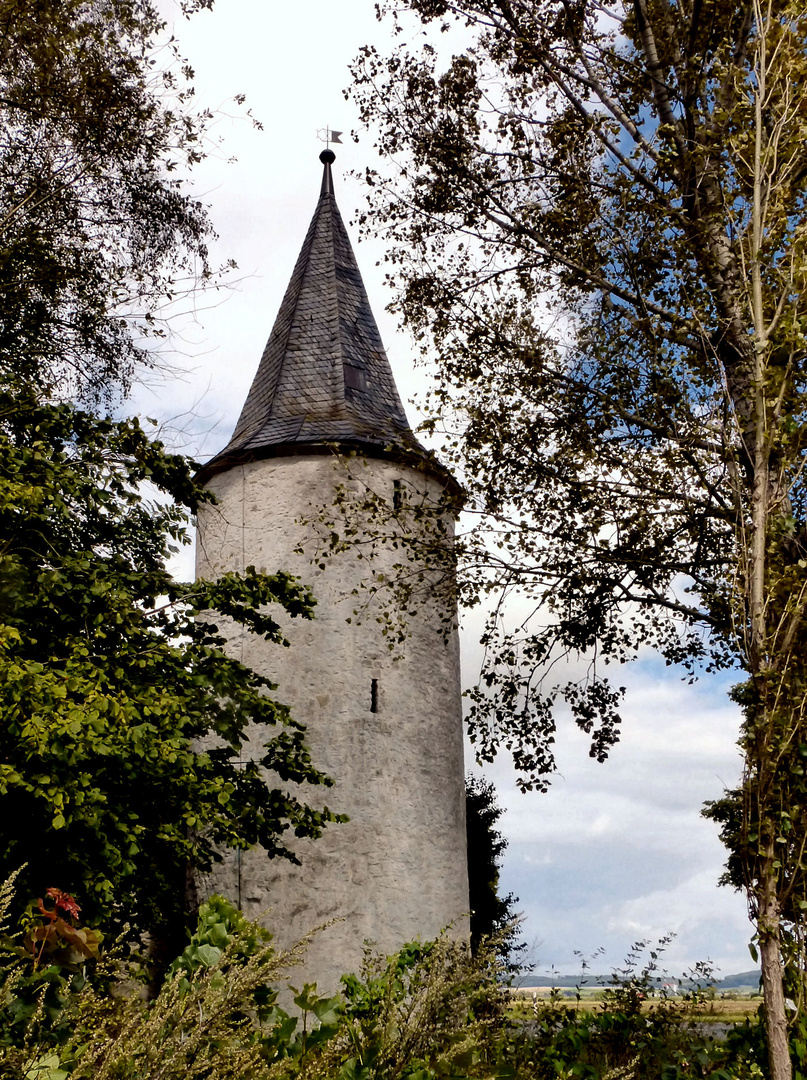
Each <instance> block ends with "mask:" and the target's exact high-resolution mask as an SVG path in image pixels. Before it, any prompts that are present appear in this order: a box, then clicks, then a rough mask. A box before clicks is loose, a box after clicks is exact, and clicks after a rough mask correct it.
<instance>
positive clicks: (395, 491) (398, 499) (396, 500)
mask: <svg viewBox="0 0 807 1080" xmlns="http://www.w3.org/2000/svg"><path fill="white" fill-rule="evenodd" d="M402 506H403V487H402V485H401V481H400V480H393V481H392V508H393V510H400V509H401V507H402Z"/></svg>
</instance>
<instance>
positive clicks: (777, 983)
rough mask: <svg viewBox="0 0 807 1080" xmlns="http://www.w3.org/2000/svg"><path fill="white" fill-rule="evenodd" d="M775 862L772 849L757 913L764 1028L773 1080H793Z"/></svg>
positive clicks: (771, 846)
mask: <svg viewBox="0 0 807 1080" xmlns="http://www.w3.org/2000/svg"><path fill="white" fill-rule="evenodd" d="M769 845H770V848H771V849H772V848H773V841H769ZM773 862H774V853H773V851H772V850H769V851H768V853H767V855H766V858H765V860H764V862H763V864H762V869H761V880H760V883H759V914H758V916H757V927H758V930H759V952H760V959H761V963H762V988H763V994H764V1001H765V1031H766V1033H767V1036H768V1062H769V1065H770V1070H771V1080H792V1077H793V1067H792V1064H791V1061H790V1049H789V1046H788V1037H787V1014H786V1012H785V992H784V984H783V979H782V947H781V936H780V918H779V903H778V900H777V897H776V884H777V873H776V869H775V867H774V865H773Z"/></svg>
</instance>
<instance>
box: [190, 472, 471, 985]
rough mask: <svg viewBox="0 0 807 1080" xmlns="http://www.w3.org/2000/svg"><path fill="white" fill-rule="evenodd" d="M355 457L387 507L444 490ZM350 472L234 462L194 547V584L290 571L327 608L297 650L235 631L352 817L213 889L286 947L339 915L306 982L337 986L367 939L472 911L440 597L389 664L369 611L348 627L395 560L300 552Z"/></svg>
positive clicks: (385, 555) (456, 708)
mask: <svg viewBox="0 0 807 1080" xmlns="http://www.w3.org/2000/svg"><path fill="white" fill-rule="evenodd" d="M358 461H359V462H360V472H361V480H360V483H361V484H366V485H367V487H368V488H369V489H370V490H373V491H374V492H376V494H379V495H381V496H382V497H384V498H386V499H388V500H389V502H390V503H392V501H393V493H394V488H395V481H398V483H399V484H403V485H404V490H406V488H407V487H408V488H409V489H410V490H412V491H419V492H423V491H424V489H429V490H430V492H431V494H432V495H433V496H434V498H435V499H437V498H439V495H440V494H441V491H442V486H441V485H440V484H439V483H438V481H437V480H435V479H430V478H428V477H427V476H425V475H424V474H423V473H421V472H419V471H417V470H415V469H412V468H409V467H408V466H405V465H400V464H396V463H394V462H393V461H390V460H384V459H375V458H369V459H363V458H362V459H358ZM345 478H346V476H345V464H344V459H340V458H338V457H335V456H334V455H329V454H327V453H322V454H301V455H290V456H280V457H270V458H264V459H263V460H259V461H254V462H250V463H248V464H245V465H234V466H232V467H231V468H229V469H227V470H226V471H223V472H220V473H217V474H215V475H214V476H212V477H211V479H210V480H209V481H208V487H209V488H210V489H211V490H212V491H213V492H214V494H215V495H216V497H217V499H218V505H216V506H212V507H203V508H202V510H201V512H200V517H199V529H198V545H197V573H198V575H199V576H204V577H216V576H218V575H219V574H221V573H223V572H225V571H227V570H233V569H241V570H243V569H244V568H245V567H247V566H249V565H254V566H255V567H256V568H258V569H259V570H266V571H267V572H270V573H271V572H276V571H279V570H287V571H290V572H292V573H294V574H296V575H297V576H299V577H300V578H301V579H302V580H303V581H305V582H307V583H308V584H310V585H311V587H312V589H313V591H314V594H315V596H316V599H317V608H316V618H315V619H314V620H312V621H304V620H292V619H288V620H287V626H286V624H284V627H285V628H286V630H287V636H288V638H289V640H290V642H291V647H290V648H289V649H282V648H280V647H278V646H276V645H268V644H266V643H265V642H263V641H262V640H261V639H259V638H257V637H255V636H254V635H250V634H246V633H245V634H243V635H242V634H241V632H240V630H239V631H238V635H237V636H234V637H233V639H232V648H233V649H234V650H235V654H236V655H237V656H239V658H241V657H242V658H243V660H244V662H245V663H247V664H248V665H250V666H251V667H253V668H254V669H256V670H257V671H259V672H261V673H262V674H265V675H267V676H269V677H270V678H272V680H273V681H274V682H276V683H277V684H278V690H277V691H276V696H277V698H278V699H279V700H280V701H284V702H286V703H287V704H288V705H290V706H291V708H292V714H293V716H294V717H295V719H297V720H299V721H301V722H303V723H304V724H306V726H307V728H308V735H307V741H308V743H309V745H310V747H311V751H312V757H313V760H314V763H315V765H317V767H319V768H321V769H322V770H323V771H325V772H326V773H328V774H329V775H330V776H331V777H333V779H334V780H335V782H336V783H335V787H334V788H331V789H322V788H319V789H317V788H308V789H307V790H306V791H303V792H302V794H303V795H304V796H307V797H308V798H309V799H310V801H311V802H312V803H314V804H316V803H317V801H318V800H323V801H325V802H327V804H328V805H329V806H330V807H331V808H332V809H334V810H336V811H338V812H343V813H346V814H349V815H350V819H351V820H350V822H349V823H348V824H344V825H331V826H329V827H328V829H327V830H326V832H325V835H324V836H323V837H322V838H321V839H320V840H317V841H308V840H293V841H292V842H293V846H294V849H295V851H296V852H297V854H298V855H299V857H300V859H301V860H302V865H301V866H299V867H296V866H293V865H291V864H289V863H288V862H286V861H285V860H279V859H275V860H270V859H267V858H266V856H265V855H264V854H263V853H262V852H261V851H260V850H253V851H250V852H247V853H245V854H244V855H243V856H241V857H240V858H236V857H235V856H234V855H228V856H227V858H226V860H225V862H224V863H223V864H221V865H220V866H218V867H217V868H216V869H215V871H214V873H213V875H212V877H211V879H210V880H208V881H207V882H206V883H205V888H206V890H207V891H208V892H212V891H219V892H223V893H224V894H225V895H227V896H229V897H230V898H232V899H234V900H236V901H237V902H239V903H240V905H241V906H242V908H243V910H244V911H245V912H246V913H247V914H248V915H251V916H253V917H254V916H257V915H258V914H260V913H263V912H265V911H267V909H271V910H270V912H269V914H268V916H267V917H266V919H265V920H264V921H265V922H266V924H267V925H268V926H269V927H270V929H272V931H273V932H274V933H275V934H276V936H277V938H278V941H279V943H280V944H281V945H283V946H287V945H290V944H292V943H293V942H294V941H295V940H297V939H298V938H299V937H300V936H301V935H302V934H303V933H305V932H306V931H308V930H309V929H311V927H313V926H315V925H317V924H319V923H322V922H326V921H328V920H332V919H341V920H343V921H341V922H338V923H336V924H335V925H333V926H332V927H330V928H329V929H328V930H326V931H324V932H323V933H322V934H320V935H318V937H317V938H316V939H315V941H314V942H313V944H312V945H311V947H310V950H309V959H308V962H307V963H306V967H305V972H304V974H300V975H299V979H300V981H302V979H303V978H305V979H307V980H308V981H312V980H316V981H317V982H318V983H319V986H320V988H321V989H323V990H329V991H330V990H334V989H336V988H337V985H338V978H339V976H340V975H341V974H342V973H343V972H345V971H350V970H354V971H355V970H358V968H359V966H360V963H361V958H362V950H363V943H364V941H365V940H366V939H370V940H372V941H373V942H375V943H376V945H377V946H378V948H379V949H381V950H383V951H392V950H394V949H395V948H397V947H398V946H399V945H401V944H402V943H403V942H404V941H406V940H409V939H411V938H413V937H415V936H421V937H429V936H434V935H436V934H437V933H438V932H439V931H440V930H441V929H442V928H444V927H445V926H446V925H447V924H449V923H451V922H455V924H456V925H457V926H458V927H459V928H462V927H463V926H464V917H465V915H466V914H467V910H468V879H467V862H466V846H465V808H464V778H463V748H462V720H461V701H460V681H459V680H460V673H459V648H458V641H457V634H456V629H455V628H454V629H452V630H451V632H450V633H449V634H448V637H447V638H446V637H445V636H444V634H443V633H442V630H443V626H442V623H441V620H440V617H439V611H438V609H437V606H436V605H438V604H440V603H443V602H444V601H441V600H439V599H437V598H436V599H435V601H434V605H428V604H427V605H425V606H424V605H421V606H420V607H419V608H418V610H417V611H416V613H415V614H413V615H412V616H411V617H410V621H409V626H408V630H409V636H408V637H407V639H406V641H405V643H404V644H403V645H401V646H400V647H399V648H398V649H396V651H395V653H394V654H391V653H390V651H389V649H388V648H387V639H386V638H385V637H384V636H383V635H382V633H381V624H379V623H378V622H377V621H376V619H375V618H374V617H373V613H372V612H368V613H366V617H365V618H364V619H363V620H362V621H361V622H359V623H357V622H356V621H355V620H354V621H352V622H351V623H348V622H347V619H348V618H349V617H350V616H351V612H352V610H353V608H354V606H355V605H356V597H355V596H353V595H351V594H352V592H353V590H354V589H356V588H360V585H361V582H362V580H366V579H367V576H368V574H369V573H370V572H371V570H372V571H378V570H382V571H383V570H384V569H385V566H386V569H388V570H389V569H391V566H392V564H393V563H394V562H397V561H399V560H400V557H401V553H400V551H394V550H392V549H390V550H386V551H384V552H382V554H381V555H380V556H379V559H378V560H377V561H375V562H374V564H373V566H372V568H371V567H370V566H368V562H367V561H366V560H365V559H359V558H357V553H356V550H348V551H345V552H342V553H340V554H338V555H336V556H334V557H332V558H329V559H327V560H326V561H325V563H324V569H321V568H319V567H318V566H316V565H312V563H311V561H310V558H309V555H307V554H304V555H300V554H295V550H294V549H295V548H296V547H297V546H298V544H300V543H303V544H305V541H306V539H307V537H309V536H310V524H309V525H305V524H301V521H302V520H303V519H305V520H307V521H309V522H310V520H311V519H312V517H314V518H316V517H317V515H319V514H320V512H321V511H322V510H323V509H324V510H325V512H326V513H328V512H331V508H333V507H334V504H335V501H336V492H337V487H338V486H339V485H342V484H344V482H345ZM374 681H375V682H374ZM374 687H375V688H374ZM374 709H375V711H374ZM255 752H256V754H257V746H256V747H255Z"/></svg>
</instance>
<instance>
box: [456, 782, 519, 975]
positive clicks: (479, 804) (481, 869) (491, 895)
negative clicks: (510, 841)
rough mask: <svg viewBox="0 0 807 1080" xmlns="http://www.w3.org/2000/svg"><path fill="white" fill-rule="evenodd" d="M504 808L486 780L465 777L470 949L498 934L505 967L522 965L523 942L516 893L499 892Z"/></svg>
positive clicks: (517, 967)
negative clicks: (520, 954)
mask: <svg viewBox="0 0 807 1080" xmlns="http://www.w3.org/2000/svg"><path fill="white" fill-rule="evenodd" d="M503 813H504V811H503V810H502V808H501V807H500V806H499V803H498V801H497V799H496V788H495V787H494V786H493V784H491V783H490V782H489V781H487V780H482V779H480V778H479V777H477V776H468V777H466V780H465V824H466V834H467V837H468V894H469V902H470V908H471V951H472V952H473V953H474V954H475V953H476V952H477V951H478V949H479V946H480V945H481V944H482V942H483V941H485V939H487V938H491V937H493V938H498V941H497V951H498V952H499V954H500V956H501V958H502V960H503V961H504V963H505V965H506V967H507V970H508V971H511V972H516V971H518V970H519V969H520V968H521V965H520V964H519V962H518V954H519V953H522V952H523V951H524V949H525V948H526V942H517V941H516V938H517V936H518V926H517V923H516V919H517V913H516V911H515V910H514V907H515V905H516V904H517V903H518V897H517V896H513V894H512V893H508V894H507V896H499V870H500V869H501V864H502V856H503V855H504V853H505V851H506V850H507V839H506V838H505V837H504V836H502V834H501V833H500V832H499V830H498V829H497V828H496V825H497V823H498V821H499V818H500V817H501V816H502V814H503Z"/></svg>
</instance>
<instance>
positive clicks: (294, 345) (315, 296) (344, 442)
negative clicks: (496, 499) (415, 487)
mask: <svg viewBox="0 0 807 1080" xmlns="http://www.w3.org/2000/svg"><path fill="white" fill-rule="evenodd" d="M320 160H321V161H322V162H323V165H324V171H323V177H322V189H321V191H320V196H319V202H318V204H317V208H316V211H315V212H314V217H313V219H312V221H311V225H310V226H309V229H308V234H307V236H306V238H305V241H304V243H303V247H302V250H301V251H300V255H299V258H298V259H297V265H296V266H295V268H294V273H293V274H292V276H291V281H290V282H289V286H288V288H287V290H286V295H285V297H284V298H283V303H282V304H281V305H280V311H279V312H278V315H277V318H276V320H275V324H274V327H273V329H272V333H271V335H270V337H269V341H268V342H267V345H266V348H265V349H264V351H263V356H262V357H261V361H260V364H259V366H258V372H257V374H256V376H255V379H254V381H253V383H252V386H251V388H250V391H249V394H248V395H247V399H246V402H245V403H244V407H243V409H242V410H241V415H240V417H239V419H238V423H237V424H236V426H235V431H234V432H233V436H232V438H231V439H230V442H229V443H228V444H227V446H226V447H225V448H224V449H223V450H222V451H221V452H220V453H219V454H217V455H216V456H215V457H214V458H213V459H212V460H211V461H209V462H208V463H207V465H205V466H203V468H202V470H201V478H202V479H204V477H205V476H208V475H210V474H212V473H214V472H220V471H222V470H223V469H227V468H229V467H230V466H232V465H234V464H237V463H239V462H243V461H248V460H252V459H254V458H259V457H266V456H269V455H272V454H277V453H289V452H298V451H304V450H305V449H306V448H309V449H312V450H313V449H315V448H316V447H318V446H319V447H325V446H329V445H331V446H332V445H333V444H337V445H340V446H355V447H356V448H359V449H362V450H364V451H365V452H370V453H381V452H385V451H386V452H390V451H392V452H397V453H399V454H400V453H401V452H404V454H406V456H412V455H414V456H416V457H418V458H419V459H420V460H421V461H422V460H423V459H427V458H428V457H429V456H430V455H428V454H427V452H426V451H425V450H424V449H423V447H421V446H420V444H419V443H418V441H417V440H416V439H415V437H414V435H413V434H412V430H411V428H410V427H409V424H408V422H407V419H406V414H405V412H404V409H403V405H402V404H401V399H400V397H399V396H398V391H397V389H396V386H395V380H394V379H393V376H392V369H391V368H390V364H389V360H388V359H387V355H386V353H385V352H384V346H383V345H382V343H381V336H380V334H379V332H378V327H377V326H376V322H375V319H374V318H373V313H372V311H371V310H370V303H369V301H368V299H367V293H366V292H365V289H364V283H363V282H362V279H361V274H360V273H359V268H358V266H357V264H356V257H355V255H354V254H353V249H352V248H351V246H350V240H349V239H348V235H347V231H346V230H345V226H344V223H343V222H342V218H341V216H340V214H339V210H338V208H337V205H336V200H335V198H334V194H333V181H332V177H331V163H332V162H333V160H334V154H333V152H332V151H330V150H325V151H323V153H322V154H321V155H320ZM437 468H438V471H442V470H440V469H439V466H438V467H437Z"/></svg>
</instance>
